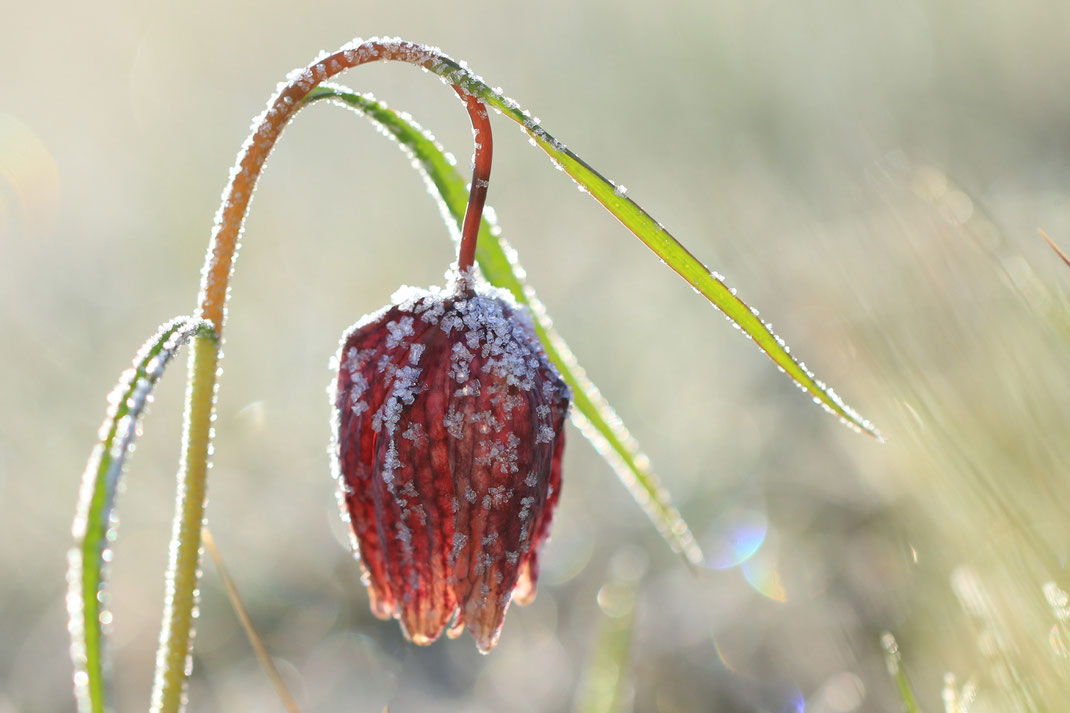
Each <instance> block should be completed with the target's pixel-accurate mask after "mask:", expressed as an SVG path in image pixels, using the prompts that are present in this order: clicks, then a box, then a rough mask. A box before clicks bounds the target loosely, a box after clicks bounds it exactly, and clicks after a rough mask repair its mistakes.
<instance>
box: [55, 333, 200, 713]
mask: <svg viewBox="0 0 1070 713" xmlns="http://www.w3.org/2000/svg"><path fill="white" fill-rule="evenodd" d="M194 336H197V337H202V338H206V339H212V340H215V338H216V336H215V331H214V330H213V329H212V325H211V324H210V323H208V322H205V321H203V320H198V319H194V318H192V317H176V318H175V319H173V320H171V321H170V322H167V323H166V324H164V325H163V326H162V327H160V330H159V331H158V332H157V333H156V335H155V336H153V337H152V338H151V339H149V340H148V341H147V342H145V344H144V345H143V346H142V347H141V349H140V350H138V353H137V356H136V357H135V358H134V363H133V366H132V367H131V368H129V369H127V370H126V371H125V372H123V375H122V376H121V377H120V378H119V383H118V384H117V385H116V386H115V388H114V389H113V390H112V392H111V394H110V395H109V396H108V404H109V405H108V413H107V416H105V418H104V424H103V425H102V426H101V427H100V432H99V436H100V441H99V442H98V443H97V445H96V447H94V449H93V452H92V454H91V455H90V456H89V463H88V464H87V465H86V469H85V473H84V475H83V476H82V486H81V491H80V494H79V498H78V509H77V511H76V513H75V516H74V523H73V525H72V526H71V531H72V534H73V536H74V542H75V545H74V547H73V548H71V550H70V553H69V555H68V564H69V569H68V572H67V583H68V591H67V613H68V617H69V620H68V627H67V628H68V630H69V631H70V635H71V657H72V659H73V661H74V671H75V672H74V692H75V697H76V699H77V700H78V709H79V711H81V712H82V713H104V712H105V711H110V710H111V709H112V706H111V702H110V701H109V690H108V673H109V672H108V670H107V664H106V661H105V659H104V652H103V644H104V629H105V627H106V626H107V625H108V623H109V622H110V619H111V615H110V613H109V612H108V611H107V610H106V609H105V608H104V604H105V594H106V589H105V587H106V584H107V563H108V562H109V561H110V549H109V544H110V543H111V542H112V541H113V540H114V539H115V534H116V531H115V526H116V523H117V519H116V512H115V498H116V493H117V491H118V487H119V480H120V478H121V477H122V473H123V467H124V465H125V463H126V458H127V455H128V454H129V453H130V450H131V448H132V446H133V444H134V440H135V439H136V438H137V436H138V434H139V430H140V420H141V417H142V415H143V414H144V412H145V408H146V407H147V406H148V404H149V402H150V401H151V398H152V390H153V388H154V387H155V386H156V383H157V382H158V381H159V379H160V377H161V376H162V375H163V372H164V369H165V368H166V366H167V364H168V363H169V362H170V361H171V359H172V358H173V357H174V356H175V354H176V353H177V352H178V349H179V348H180V347H181V346H182V345H183V344H185V343H186V342H187V341H189V339H190V338H192V337H194Z"/></svg>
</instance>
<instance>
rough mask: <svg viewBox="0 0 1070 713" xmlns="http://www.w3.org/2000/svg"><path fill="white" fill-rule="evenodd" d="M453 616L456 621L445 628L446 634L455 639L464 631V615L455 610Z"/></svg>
mask: <svg viewBox="0 0 1070 713" xmlns="http://www.w3.org/2000/svg"><path fill="white" fill-rule="evenodd" d="M455 616H456V621H454V622H453V624H451V625H450V628H449V629H447V630H446V636H448V637H449V638H451V639H456V638H457V637H458V636H460V635H461V634H463V633H464V617H462V616H461V614H460V612H457V614H456V615H455Z"/></svg>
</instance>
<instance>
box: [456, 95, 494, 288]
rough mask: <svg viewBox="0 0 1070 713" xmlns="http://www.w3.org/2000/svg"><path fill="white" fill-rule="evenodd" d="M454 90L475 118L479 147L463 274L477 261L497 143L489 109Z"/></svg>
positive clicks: (460, 266)
mask: <svg viewBox="0 0 1070 713" xmlns="http://www.w3.org/2000/svg"><path fill="white" fill-rule="evenodd" d="M453 88H454V90H455V91H456V92H457V94H458V95H460V97H461V99H463V100H464V103H465V106H467V107H468V115H469V116H470V117H472V137H473V139H474V141H475V145H476V150H475V156H474V157H473V159H472V188H471V189H470V190H469V193H468V207H467V209H465V212H464V224H463V227H462V228H461V245H460V248H459V249H458V253H457V270H458V271H459V272H462V273H463V272H464V271H465V270H468V269H469V268H471V267H472V263H473V261H474V260H475V258H476V242H477V239H478V238H479V221H480V220H481V219H482V218H483V206H484V205H486V203H487V188H488V187H489V186H490V165H491V160H492V158H493V155H494V139H493V137H492V136H491V131H490V118H489V117H488V116H487V105H486V104H484V103H483V102H482V101H481V100H480V99H479V98H477V97H474V96H472V95H471V94H467V93H465V92H464V90H462V89H461V88H460V87H457V86H454V87H453Z"/></svg>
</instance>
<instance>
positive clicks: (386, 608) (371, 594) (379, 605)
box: [368, 586, 394, 621]
mask: <svg viewBox="0 0 1070 713" xmlns="http://www.w3.org/2000/svg"><path fill="white" fill-rule="evenodd" d="M368 605H369V606H370V608H371V610H372V614H374V615H375V618H376V619H382V620H383V621H388V620H390V619H392V618H393V617H394V609H393V606H392V605H391V603H390V601H389V598H388V597H384V596H380V594H379V592H378V591H377V590H376V588H375V587H374V586H369V587H368Z"/></svg>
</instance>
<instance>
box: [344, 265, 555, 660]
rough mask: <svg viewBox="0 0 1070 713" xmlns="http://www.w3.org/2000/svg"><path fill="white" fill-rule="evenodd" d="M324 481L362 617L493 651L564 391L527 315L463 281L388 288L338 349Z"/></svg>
mask: <svg viewBox="0 0 1070 713" xmlns="http://www.w3.org/2000/svg"><path fill="white" fill-rule="evenodd" d="M334 405H335V409H336V411H335V421H334V426H335V440H334V445H333V448H332V450H333V454H332V455H333V456H334V458H336V464H337V465H336V476H337V477H338V478H339V485H340V496H339V500H340V504H341V506H342V511H343V516H344V517H347V518H348V520H349V522H350V524H351V526H352V529H351V531H352V534H353V539H354V545H355V547H356V548H357V550H358V552H359V556H360V560H361V563H362V567H363V570H364V582H365V585H366V586H367V588H368V594H369V597H370V599H371V608H372V611H373V612H374V613H375V614H376V616H378V617H380V618H383V619H387V618H390V617H391V616H393V617H395V618H397V619H399V620H400V622H401V626H402V629H403V631H404V632H405V634H406V636H407V637H408V638H409V639H411V640H412V641H414V642H415V643H418V644H429V643H431V642H432V641H434V640H435V639H436V638H437V637H438V636H439V635H440V634H441V633H442V632H443V631H444V630H446V629H447V628H448V629H449V633H450V635H451V636H456V635H459V634H460V633H461V631H462V630H463V629H464V627H465V626H467V627H468V628H469V631H470V632H471V633H472V635H473V636H474V637H475V639H476V643H477V645H478V647H479V649H480V650H481V651H484V652H486V651H488V650H490V649H491V648H493V646H494V645H495V644H496V643H497V641H498V635H499V632H500V631H501V627H502V622H503V621H504V618H505V612H506V609H508V607H509V603H510V602H511V601H516V602H517V603H519V604H526V603H528V602H529V601H531V600H532V599H533V598H534V596H535V582H536V577H537V574H538V559H537V558H538V549H539V546H540V545H541V544H542V542H543V541H544V540H545V539H546V535H547V531H548V529H549V525H550V519H551V515H552V513H553V508H554V505H555V503H556V501H557V497H558V493H559V492H560V489H561V455H562V450H563V447H564V420H565V415H566V413H567V411H568V407H569V390H568V387H567V386H566V385H565V383H564V382H563V381H562V379H561V377H560V376H559V374H558V373H557V370H556V369H555V368H554V367H553V365H551V364H550V362H549V361H548V360H547V358H546V355H545V353H544V352H543V350H542V347H541V345H540V343H539V340H538V337H537V336H536V334H535V330H534V327H533V326H532V322H531V317H530V316H529V315H528V313H527V311H526V310H525V308H523V307H520V306H518V305H517V303H516V302H515V301H514V300H513V299H512V297H511V296H510V295H509V294H508V293H507V292H505V291H501V290H496V289H493V288H489V287H485V286H477V285H476V281H475V277H474V275H473V274H472V273H471V272H467V273H463V274H461V275H456V274H453V275H452V276H451V278H450V279H449V280H448V286H447V287H446V288H445V289H440V288H432V289H431V290H421V289H415V288H402V289H401V290H399V291H398V292H397V293H395V295H394V297H393V305H392V306H389V307H386V308H384V309H383V310H380V311H379V312H376V313H374V314H371V315H368V316H367V317H365V318H363V319H362V320H360V321H359V322H358V323H357V324H355V325H354V326H353V327H351V328H350V329H349V330H348V331H347V332H346V334H345V336H344V337H343V339H342V343H341V348H340V351H339V354H338V379H337V382H336V390H335V394H334Z"/></svg>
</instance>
